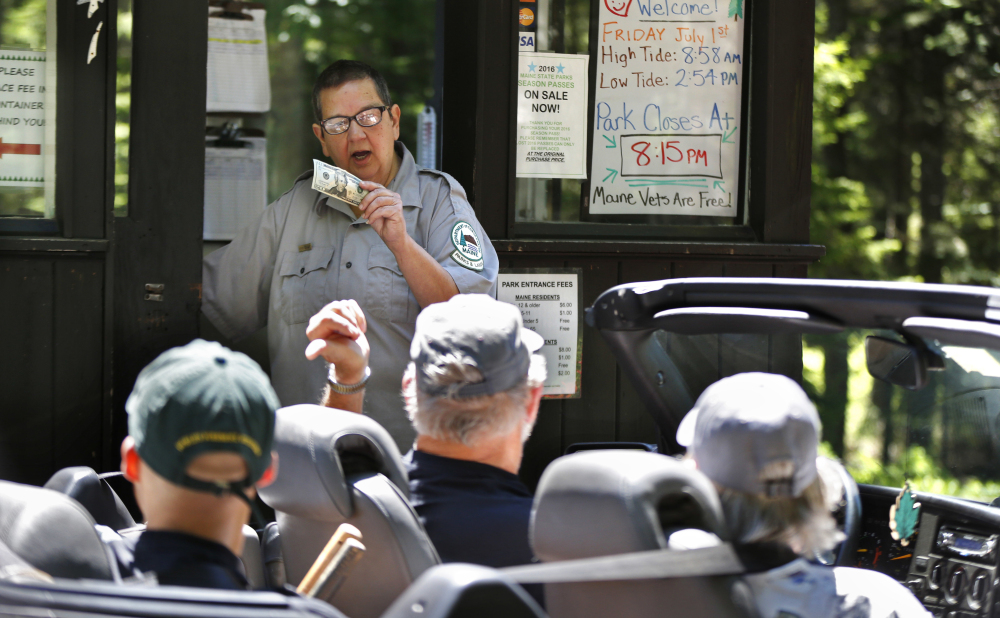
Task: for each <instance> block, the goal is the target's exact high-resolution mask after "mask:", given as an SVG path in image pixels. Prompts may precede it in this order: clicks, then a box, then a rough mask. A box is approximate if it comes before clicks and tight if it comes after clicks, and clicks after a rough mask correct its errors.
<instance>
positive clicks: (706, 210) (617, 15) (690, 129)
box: [589, 0, 745, 217]
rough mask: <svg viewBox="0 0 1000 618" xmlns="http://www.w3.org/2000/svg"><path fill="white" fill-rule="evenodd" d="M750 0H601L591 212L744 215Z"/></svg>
mask: <svg viewBox="0 0 1000 618" xmlns="http://www.w3.org/2000/svg"><path fill="white" fill-rule="evenodd" d="M743 4H744V0H701V1H699V2H664V1H662V0H600V6H599V11H598V23H597V44H596V48H597V54H596V56H595V59H594V61H595V62H596V63H597V67H596V70H595V80H594V81H595V83H594V125H593V127H592V129H593V137H592V139H593V157H592V159H591V171H590V199H589V203H590V212H591V213H594V214H620V215H624V214H643V215H695V216H710V217H735V216H736V207H737V199H736V196H738V195H739V191H740V187H739V161H740V142H741V139H742V135H743V131H742V130H741V127H740V126H739V125H740V123H741V120H740V118H741V113H742V111H741V107H742V88H743V64H744V60H745V59H744V58H743V53H744V50H743V27H744V21H743Z"/></svg>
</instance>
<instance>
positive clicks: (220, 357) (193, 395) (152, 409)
mask: <svg viewBox="0 0 1000 618" xmlns="http://www.w3.org/2000/svg"><path fill="white" fill-rule="evenodd" d="M279 406H280V404H279V402H278V396H277V395H276V394H275V393H274V389H273V388H271V381H270V380H269V379H268V377H267V374H265V373H264V372H263V371H262V370H261V368H260V366H259V365H257V363H255V362H254V361H253V360H251V359H250V358H249V357H248V356H246V355H245V354H241V353H239V352H233V351H232V350H230V349H228V348H226V347H223V346H222V345H220V344H218V343H216V342H210V341H204V340H202V339H195V340H194V341H192V342H191V343H189V344H187V345H185V346H181V347H177V348H172V349H170V350H167V351H166V352H164V353H163V354H160V355H159V356H158V357H156V359H155V360H154V361H153V362H152V363H150V364H149V365H147V366H146V368H145V369H143V370H142V372H141V373H140V374H139V377H138V379H137V380H136V382H135V387H134V388H133V389H132V394H131V395H129V398H128V401H127V402H126V403H125V411H126V412H128V431H129V435H131V436H132V438H133V439H134V440H135V445H136V451H137V452H138V453H139V457H141V458H142V460H143V461H145V462H146V464H147V465H149V467H151V468H152V469H153V470H154V471H156V473H157V474H159V475H160V476H162V477H163V478H165V479H167V480H168V481H170V482H172V483H175V484H177V485H181V486H184V487H187V488H189V489H195V490H198V491H209V492H212V493H215V494H223V493H236V494H239V495H241V496H242V495H243V492H242V491H240V490H241V489H244V488H246V487H249V486H251V485H253V484H254V483H256V482H257V481H258V480H259V479H260V477H261V476H262V475H263V474H264V472H265V471H266V470H267V467H268V466H269V465H270V463H271V446H272V443H273V441H274V413H275V410H277V409H278V407H279ZM218 451H230V452H233V453H238V454H239V455H241V456H242V457H243V459H244V460H245V461H246V462H247V468H248V470H249V474H248V475H247V477H246V478H245V479H244V480H242V481H237V482H235V483H226V482H215V483H212V482H206V481H201V480H198V479H195V478H192V477H190V476H188V474H187V467H188V465H189V464H190V463H191V461H192V460H194V458H195V457H197V456H199V455H202V454H204V453H213V452H218Z"/></svg>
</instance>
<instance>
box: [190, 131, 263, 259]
mask: <svg viewBox="0 0 1000 618" xmlns="http://www.w3.org/2000/svg"><path fill="white" fill-rule="evenodd" d="M215 139H216V138H214V137H209V138H206V141H205V227H204V238H205V240H232V239H233V238H236V234H237V233H239V231H240V230H241V229H243V227H244V226H246V225H248V224H249V223H250V222H252V221H254V220H255V219H256V218H257V217H259V216H260V213H261V212H263V211H264V208H265V207H266V206H267V139H265V138H263V137H241V138H239V139H240V141H243V142H247V143H249V144H250V147H249V148H218V147H215V146H213V145H212V142H213V141H214V140H215Z"/></svg>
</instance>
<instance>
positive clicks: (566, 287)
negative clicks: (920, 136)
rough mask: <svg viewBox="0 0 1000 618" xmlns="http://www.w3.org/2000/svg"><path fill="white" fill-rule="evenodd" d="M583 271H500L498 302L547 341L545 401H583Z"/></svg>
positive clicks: (543, 391)
mask: <svg viewBox="0 0 1000 618" xmlns="http://www.w3.org/2000/svg"><path fill="white" fill-rule="evenodd" d="M581 273H582V271H581V270H580V269H570V268H530V269H511V270H504V271H501V272H500V274H499V275H497V300H499V301H501V302H505V303H510V304H512V305H514V306H515V307H517V308H518V309H519V310H520V311H521V319H522V320H523V322H524V327H525V328H527V329H528V330H533V331H535V332H536V333H538V334H539V335H541V336H542V338H543V339H544V340H545V345H543V346H542V349H541V350H539V351H538V353H539V354H541V355H542V356H544V357H545V366H546V368H547V369H548V377H547V378H546V380H545V384H544V385H543V388H542V395H544V396H545V397H550V398H560V397H579V396H580V371H581V367H582V366H583V364H582V363H583V357H582V349H583V346H582V345H581V342H582V339H581V331H580V319H579V318H580V312H579V305H580V276H581Z"/></svg>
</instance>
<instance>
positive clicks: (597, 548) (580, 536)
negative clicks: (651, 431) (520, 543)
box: [531, 450, 727, 562]
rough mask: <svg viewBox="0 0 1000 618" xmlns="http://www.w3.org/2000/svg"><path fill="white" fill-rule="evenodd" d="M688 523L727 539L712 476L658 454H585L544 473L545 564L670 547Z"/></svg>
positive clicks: (540, 512)
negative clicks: (672, 532)
mask: <svg viewBox="0 0 1000 618" xmlns="http://www.w3.org/2000/svg"><path fill="white" fill-rule="evenodd" d="M681 528H698V529H701V530H705V531H707V532H711V533H714V534H716V535H718V536H719V537H720V538H722V539H726V538H727V535H726V534H725V527H724V520H723V515H722V507H721V505H720V503H719V497H718V494H717V493H716V491H715V487H714V486H713V485H712V482H711V481H710V480H709V479H708V477H706V476H705V475H704V474H702V473H700V472H698V471H697V470H695V469H694V468H693V467H691V466H688V465H687V464H685V463H683V462H681V461H678V460H676V459H673V458H671V457H667V456H665V455H659V454H656V453H644V452H638V451H625V450H613V451H612V450H608V451H584V452H580V453H575V454H573V455H567V456H565V457H560V458H559V459H556V460H555V461H553V462H552V463H551V464H549V467H548V468H547V469H546V470H545V472H544V473H543V474H542V478H541V480H540V481H539V484H538V489H537V491H536V492H535V503H534V508H533V509H532V518H531V543H532V547H533V549H534V551H535V555H536V556H537V557H538V558H539V559H540V560H542V561H546V562H548V561H554V560H570V559H575V558H589V557H594V556H606V555H613V554H621V553H628V552H636V551H646V550H651V549H659V548H665V547H667V537H666V534H665V531H666V532H669V531H670V530H674V529H681Z"/></svg>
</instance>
